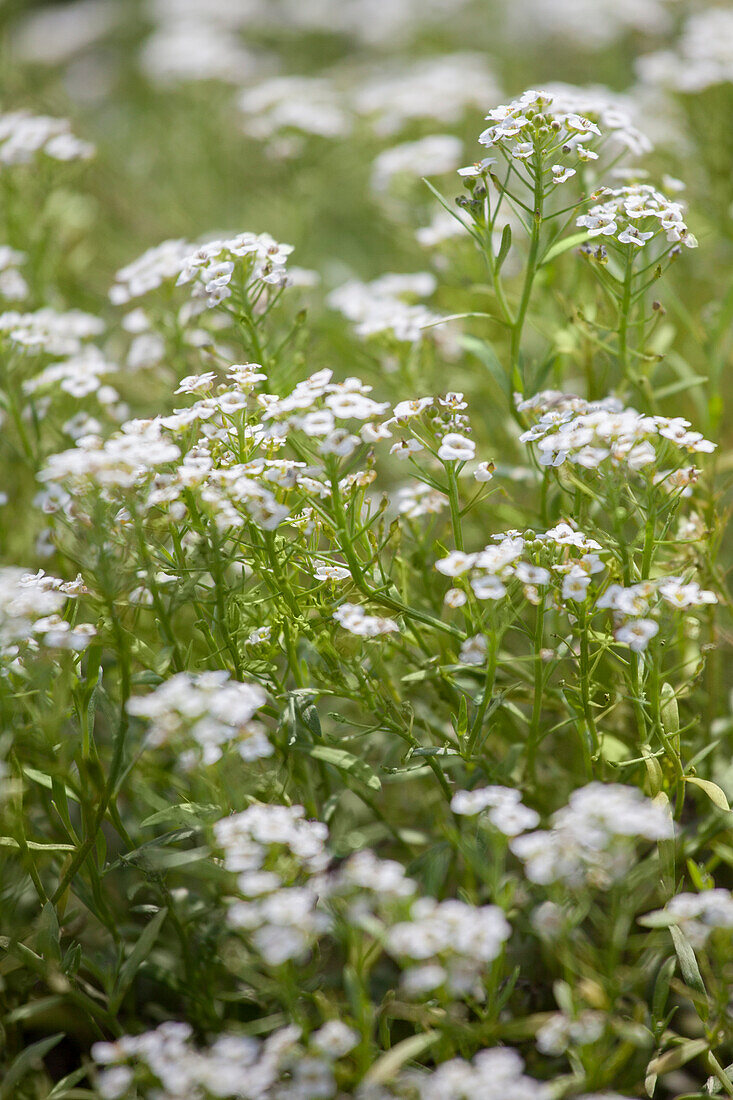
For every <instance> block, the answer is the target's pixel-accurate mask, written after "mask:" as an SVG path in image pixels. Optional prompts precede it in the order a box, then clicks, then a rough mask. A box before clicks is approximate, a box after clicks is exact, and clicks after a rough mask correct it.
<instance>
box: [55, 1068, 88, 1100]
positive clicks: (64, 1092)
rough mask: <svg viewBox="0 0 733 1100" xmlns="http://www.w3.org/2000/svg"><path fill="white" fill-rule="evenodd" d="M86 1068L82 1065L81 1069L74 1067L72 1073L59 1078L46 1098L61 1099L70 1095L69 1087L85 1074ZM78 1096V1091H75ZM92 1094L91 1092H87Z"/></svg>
mask: <svg viewBox="0 0 733 1100" xmlns="http://www.w3.org/2000/svg"><path fill="white" fill-rule="evenodd" d="M87 1073H88V1070H87V1067H86V1066H82V1067H81V1069H75V1070H74V1071H73V1073H68V1074H67V1075H66V1077H62V1078H61V1080H60V1081H59V1082H58V1083H57V1084H55V1085H54V1087H53V1088H52V1089H51V1091H50V1092H49V1094H48V1096H47V1097H46V1100H63V1098H64V1097H65V1096H71V1095H72V1094H71V1093H70V1092H69V1089H72V1088H73V1087H74V1085H76V1084H78V1083H79V1081H82V1080H83V1079H84V1078H85V1077H86V1076H87ZM75 1095H77V1096H79V1095H81V1094H80V1093H75ZM89 1095H90V1096H92V1095H93V1094H92V1093H89Z"/></svg>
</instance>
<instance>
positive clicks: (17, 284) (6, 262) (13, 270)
mask: <svg viewBox="0 0 733 1100" xmlns="http://www.w3.org/2000/svg"><path fill="white" fill-rule="evenodd" d="M25 259H26V255H25V253H24V252H20V251H19V250H18V249H17V248H10V246H9V245H6V244H3V245H0V298H7V299H8V300H9V301H11V302H20V301H22V300H23V299H24V298H27V297H28V293H29V288H28V283H27V282H26V280H25V278H24V277H23V275H22V274H21V272H20V271H19V270H18V268H19V267H20V266H21V264H23V262H24V261H25Z"/></svg>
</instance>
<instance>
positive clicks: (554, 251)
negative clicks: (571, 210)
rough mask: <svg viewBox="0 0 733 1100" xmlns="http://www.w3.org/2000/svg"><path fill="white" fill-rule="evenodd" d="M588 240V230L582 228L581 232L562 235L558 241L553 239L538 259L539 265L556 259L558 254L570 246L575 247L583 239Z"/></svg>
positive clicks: (566, 250)
mask: <svg viewBox="0 0 733 1100" xmlns="http://www.w3.org/2000/svg"><path fill="white" fill-rule="evenodd" d="M587 240H588V231H587V230H584V231H583V232H582V233H573V234H571V236H569V237H563V238H562V240H560V241H555V243H554V244H551V245H550V247H549V248H548V249H547V252H545V254H544V256H543V257H542V259H541V261H540V265H539V266H540V267H542V266H543V265H544V264H549V263H550V262H551V260H554V259H556V258H557V257H558V256H562V254H563V252H569V251H570V249H571V248H577V247H578V245H581V244H582V243H583V241H587Z"/></svg>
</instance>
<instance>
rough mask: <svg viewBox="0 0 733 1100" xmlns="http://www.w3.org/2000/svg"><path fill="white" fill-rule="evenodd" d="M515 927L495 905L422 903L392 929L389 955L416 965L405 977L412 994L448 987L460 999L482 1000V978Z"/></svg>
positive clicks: (422, 900) (451, 901)
mask: <svg viewBox="0 0 733 1100" xmlns="http://www.w3.org/2000/svg"><path fill="white" fill-rule="evenodd" d="M510 935H511V928H510V926H509V924H508V922H507V920H506V918H505V916H504V914H503V912H502V910H501V909H499V908H498V907H497V906H495V905H483V906H478V907H477V906H473V905H468V904H466V903H465V902H462V901H458V900H454V899H449V900H448V901H435V900H434V899H433V898H418V899H417V900H415V901H414V902H413V903H412V907H411V911H410V918H409V920H406V921H400V922H399V923H397V924H394V925H392V927H391V928H389V930H388V932H387V936H386V940H385V947H386V950H387V951H388V952H389V953H390V954H391V955H393V956H395V957H396V958H397V959H400V960H402V961H403V963H404V961H405V960H409V961H410V962H411V963H412V964H417V965H413V966H410V967H409V968H408V969H407V970H406V971H405V972H404V974H403V977H402V981H403V984H404V985H405V987H406V989H407V990H408V991H411V992H414V993H427V992H429V991H431V990H433V989H437V988H439V987H441V986H444V987H445V988H446V989H447V990H448V991H449V992H450V993H452V994H455V995H458V996H460V995H466V994H469V995H474V996H479V997H480V996H481V995H482V994H481V978H482V975H483V973H484V972H485V969H486V966H487V964H488V963H490V962H492V961H493V960H494V959H495V958H497V957H498V955H499V954H500V953H501V950H502V946H503V944H504V943H505V942H506V940H508V939H509V936H510Z"/></svg>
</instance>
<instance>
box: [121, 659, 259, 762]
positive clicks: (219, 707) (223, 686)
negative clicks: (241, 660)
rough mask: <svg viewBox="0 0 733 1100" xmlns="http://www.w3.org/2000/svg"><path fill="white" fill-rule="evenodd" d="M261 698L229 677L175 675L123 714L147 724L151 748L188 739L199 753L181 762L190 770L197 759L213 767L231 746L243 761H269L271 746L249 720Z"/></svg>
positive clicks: (251, 687)
mask: <svg viewBox="0 0 733 1100" xmlns="http://www.w3.org/2000/svg"><path fill="white" fill-rule="evenodd" d="M266 699H267V696H266V695H265V692H264V691H263V690H262V688H261V687H259V685H257V684H240V683H237V682H236V681H233V680H231V679H230V677H229V673H228V672H223V671H217V672H200V673H198V674H194V673H190V672H179V673H177V674H176V675H175V676H171V677H170V678H169V679H168V680H164V681H163V683H162V684H161V685H160V686H159V687H157V688H156V689H155V691H152V692H151V693H150V694H149V695H140V696H135V697H133V698H132V699H129V700H128V703H127V710H128V713H129V714H133V715H135V717H137V718H147V719H149V720H150V728H149V730H148V737H147V743H148V744H149V745H150V746H151V747H152V748H159V747H160V746H163V745H170V744H176V743H177V742H178V741H180V740H183V739H187V738H190V739H192V740H193V741H194V742H195V743H196V745H197V746H198V749H199V750H200V752H197V753H193V752H186V753H184V755H183V757H182V763H183V764H184V766H186V767H193V766H194V764H195V763H196V762H197V759H198V756H199V755H200V757H201V759H202V761H203V763H204V764H215V763H216V761H217V760H219V759H221V756H222V752H223V750H224V748H225V747H226V746H228V745H231V744H234V745H236V748H237V752H238V753H239V755H240V756H241V757H242V759H243V760H248V761H249V760H259V759H261V758H262V757H265V756H270V755H271V754H272V751H273V750H272V745H271V744H270V742H269V741H268V739H267V736H266V734H265V731H264V730H263V728H262V727H261V726H260V725H259V724H258V723H257V722H253V720H252V719H253V718H254V715H255V712H256V711H257V710H259V708H260V707H261V706H263V705H264V703H265V702H266Z"/></svg>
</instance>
